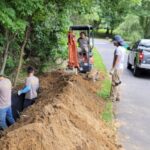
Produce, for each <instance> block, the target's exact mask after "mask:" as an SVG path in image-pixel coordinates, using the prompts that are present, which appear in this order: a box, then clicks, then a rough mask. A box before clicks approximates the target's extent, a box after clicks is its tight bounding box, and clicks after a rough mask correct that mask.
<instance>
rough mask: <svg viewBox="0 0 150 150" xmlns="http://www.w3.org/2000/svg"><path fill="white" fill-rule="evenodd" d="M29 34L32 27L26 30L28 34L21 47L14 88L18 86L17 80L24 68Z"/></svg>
mask: <svg viewBox="0 0 150 150" xmlns="http://www.w3.org/2000/svg"><path fill="white" fill-rule="evenodd" d="M29 32H30V27H27V28H26V32H25V37H24V41H23V44H22V46H21V50H20V57H19V64H18V68H17V73H16V77H15V80H14V84H13V85H14V87H15V86H16V84H17V80H18V77H19V73H20V71H21V67H22V62H23V56H24V48H25V46H26V44H27V41H28V38H29Z"/></svg>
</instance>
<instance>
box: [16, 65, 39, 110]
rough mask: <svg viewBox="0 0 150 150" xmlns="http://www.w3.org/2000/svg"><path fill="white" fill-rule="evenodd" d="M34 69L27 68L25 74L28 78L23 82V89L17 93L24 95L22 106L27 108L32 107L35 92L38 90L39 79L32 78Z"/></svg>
mask: <svg viewBox="0 0 150 150" xmlns="http://www.w3.org/2000/svg"><path fill="white" fill-rule="evenodd" d="M34 73H35V71H34V68H33V67H28V68H27V74H28V77H27V78H26V80H25V87H24V88H23V89H22V90H19V91H18V95H21V94H25V100H24V106H23V108H27V107H29V106H30V105H32V104H33V103H34V102H35V100H36V98H37V95H38V94H37V91H38V89H39V79H38V78H37V77H36V76H34Z"/></svg>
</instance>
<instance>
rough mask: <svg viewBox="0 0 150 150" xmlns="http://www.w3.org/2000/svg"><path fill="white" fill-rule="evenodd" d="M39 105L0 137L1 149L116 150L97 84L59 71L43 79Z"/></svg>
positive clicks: (27, 110) (31, 108)
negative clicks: (98, 94)
mask: <svg viewBox="0 0 150 150" xmlns="http://www.w3.org/2000/svg"><path fill="white" fill-rule="evenodd" d="M40 81H41V90H40V96H39V98H38V100H37V102H36V103H35V104H34V105H32V106H31V107H30V108H28V109H26V110H25V111H24V112H22V114H21V118H20V119H18V121H17V123H15V124H14V125H13V126H11V127H10V128H9V129H7V133H6V134H5V135H4V136H3V137H1V138H0V150H116V149H118V146H117V144H116V143H115V135H114V132H113V131H111V130H110V129H109V128H108V127H106V125H105V124H104V123H103V121H101V117H100V116H101V113H102V111H103V108H104V102H103V101H102V100H100V98H99V97H97V96H96V94H95V91H96V89H97V84H96V83H95V84H94V83H93V82H92V81H87V80H85V79H83V77H82V76H75V75H68V74H66V73H64V72H62V71H55V72H52V73H48V74H45V75H43V76H42V77H41V78H40Z"/></svg>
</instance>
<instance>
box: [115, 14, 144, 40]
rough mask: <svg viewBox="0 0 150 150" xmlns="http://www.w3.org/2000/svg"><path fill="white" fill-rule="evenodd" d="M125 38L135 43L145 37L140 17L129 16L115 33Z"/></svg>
mask: <svg viewBox="0 0 150 150" xmlns="http://www.w3.org/2000/svg"><path fill="white" fill-rule="evenodd" d="M115 32H117V33H119V34H120V35H122V36H123V37H125V38H126V39H127V40H129V41H132V42H135V41H137V40H139V39H141V38H142V37H143V29H142V27H141V24H140V21H139V17H138V16H135V15H132V14H129V15H128V16H127V17H126V18H125V20H124V22H123V23H122V24H120V26H119V27H118V28H117V30H116V31H115Z"/></svg>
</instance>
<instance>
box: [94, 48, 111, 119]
mask: <svg viewBox="0 0 150 150" xmlns="http://www.w3.org/2000/svg"><path fill="white" fill-rule="evenodd" d="M94 62H95V64H94V66H95V68H96V69H97V70H99V71H100V74H101V76H103V77H104V79H103V80H102V85H101V87H100V89H98V92H97V94H98V95H99V96H100V97H102V98H103V99H104V100H105V101H106V105H105V109H104V111H103V113H102V119H103V120H105V121H106V122H111V121H112V119H113V106H112V102H111V101H110V100H109V97H110V90H111V80H110V78H109V75H108V72H107V70H106V67H105V64H104V63H103V60H102V57H101V55H100V54H99V52H98V50H97V49H94Z"/></svg>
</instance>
